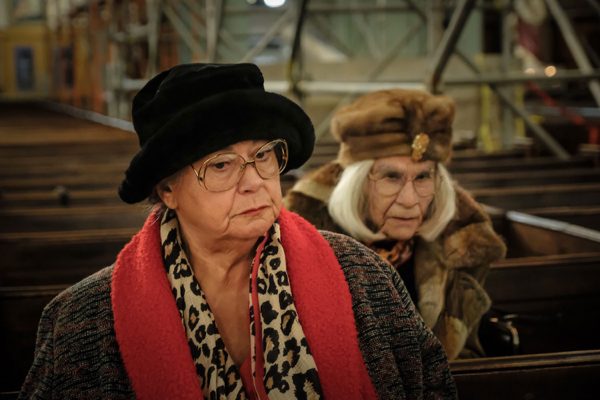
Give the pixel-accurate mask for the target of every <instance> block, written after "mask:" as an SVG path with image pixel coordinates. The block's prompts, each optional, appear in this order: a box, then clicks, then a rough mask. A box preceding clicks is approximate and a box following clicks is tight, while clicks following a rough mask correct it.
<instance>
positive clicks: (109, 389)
mask: <svg viewBox="0 0 600 400" xmlns="http://www.w3.org/2000/svg"><path fill="white" fill-rule="evenodd" d="M111 278H112V267H109V268H105V269H103V270H101V271H99V272H97V273H95V274H94V275H92V276H90V277H88V278H86V279H84V280H83V281H81V282H79V283H77V284H75V285H74V286H71V287H70V288H68V289H67V290H65V291H64V292H62V293H61V294H59V295H58V296H57V297H56V298H55V299H54V300H52V301H51V302H50V304H48V305H47V306H46V308H45V309H44V312H43V313H42V317H41V319H40V324H39V329H38V337H37V343H36V349H35V357H34V361H33V365H32V366H31V368H30V370H29V373H28V375H27V377H26V379H25V382H24V383H23V386H22V388H21V393H20V395H19V399H83V398H86V399H89V400H92V399H100V398H111V399H115V400H117V399H119V400H121V399H123V400H124V399H132V398H135V393H134V392H133V388H132V387H131V381H130V379H129V376H128V375H127V371H126V370H125V365H124V363H123V360H122V358H121V354H120V352H119V346H118V343H117V340H116V336H115V331H114V322H113V314H112V303H111V297H110V290H111V289H110V288H111V285H110V284H111Z"/></svg>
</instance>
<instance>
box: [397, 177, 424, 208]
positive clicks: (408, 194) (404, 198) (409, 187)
mask: <svg viewBox="0 0 600 400" xmlns="http://www.w3.org/2000/svg"><path fill="white" fill-rule="evenodd" d="M396 203H398V204H401V205H403V206H404V207H406V208H412V207H414V206H415V205H416V204H418V203H419V195H417V192H416V191H415V187H414V185H413V183H412V181H408V182H406V184H405V185H404V187H403V188H402V189H401V190H400V192H399V193H398V195H397V196H396Z"/></svg>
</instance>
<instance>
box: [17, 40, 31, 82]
mask: <svg viewBox="0 0 600 400" xmlns="http://www.w3.org/2000/svg"><path fill="white" fill-rule="evenodd" d="M34 71H35V68H34V64H33V49H32V48H31V47H16V48H15V75H16V80H17V89H18V90H19V91H28V90H33V89H34V88H35V72H34Z"/></svg>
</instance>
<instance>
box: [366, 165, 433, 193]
mask: <svg viewBox="0 0 600 400" xmlns="http://www.w3.org/2000/svg"><path fill="white" fill-rule="evenodd" d="M369 179H371V180H373V181H374V182H375V190H376V191H377V193H379V194H380V195H381V196H385V197H388V196H395V195H397V194H398V193H400V192H401V191H402V189H404V186H405V185H406V184H407V183H408V182H412V185H413V188H414V190H415V193H416V194H417V195H418V196H420V197H427V196H431V195H432V194H434V193H435V172H434V171H433V170H426V171H422V172H421V173H419V174H418V175H417V176H416V177H415V178H414V179H408V177H407V174H405V173H401V172H399V171H392V170H389V171H382V172H377V173H375V174H373V173H369Z"/></svg>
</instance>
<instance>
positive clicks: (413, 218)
mask: <svg viewBox="0 0 600 400" xmlns="http://www.w3.org/2000/svg"><path fill="white" fill-rule="evenodd" d="M417 218H418V217H412V218H402V217H392V219H394V220H396V221H400V222H412V221H415V220H416V219H417Z"/></svg>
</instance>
